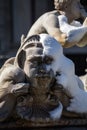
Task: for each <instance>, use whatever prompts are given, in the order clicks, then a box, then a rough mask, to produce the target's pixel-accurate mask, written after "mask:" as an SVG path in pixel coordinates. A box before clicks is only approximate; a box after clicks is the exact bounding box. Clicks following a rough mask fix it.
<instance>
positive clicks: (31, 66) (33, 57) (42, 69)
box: [24, 43, 54, 86]
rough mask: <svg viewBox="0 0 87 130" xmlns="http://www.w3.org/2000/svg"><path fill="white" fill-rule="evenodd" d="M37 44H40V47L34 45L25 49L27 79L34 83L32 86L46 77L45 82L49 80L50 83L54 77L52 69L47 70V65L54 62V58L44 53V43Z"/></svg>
mask: <svg viewBox="0 0 87 130" xmlns="http://www.w3.org/2000/svg"><path fill="white" fill-rule="evenodd" d="M31 44H32V43H31ZM35 44H36V43H35ZM37 44H38V45H39V44H40V46H39V47H38V46H35V45H34V46H32V47H29V48H27V49H26V50H25V51H26V60H25V63H24V72H25V74H26V76H27V80H28V81H29V82H31V83H32V86H35V85H36V84H38V83H37V82H38V81H40V80H41V79H42V80H43V79H44V83H45V81H49V82H48V83H50V82H51V80H52V78H53V77H54V73H53V71H52V69H50V70H47V67H46V66H47V65H50V64H51V63H52V61H53V58H52V57H50V56H47V55H43V47H42V44H41V43H37ZM42 80H41V81H42Z"/></svg>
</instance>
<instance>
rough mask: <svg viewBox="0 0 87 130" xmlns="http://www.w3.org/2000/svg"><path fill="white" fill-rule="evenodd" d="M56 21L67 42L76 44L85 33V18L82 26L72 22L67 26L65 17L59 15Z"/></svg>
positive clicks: (86, 31)
mask: <svg viewBox="0 0 87 130" xmlns="http://www.w3.org/2000/svg"><path fill="white" fill-rule="evenodd" d="M58 20H59V27H60V30H61V32H63V33H65V34H67V41H68V42H77V43H78V42H79V41H80V40H81V39H82V38H83V36H84V35H85V34H86V33H87V18H86V19H85V21H84V23H83V24H82V25H81V23H80V22H78V21H73V22H72V23H71V24H69V23H68V19H67V17H66V16H65V15H59V16H58ZM83 46H84V44H83Z"/></svg>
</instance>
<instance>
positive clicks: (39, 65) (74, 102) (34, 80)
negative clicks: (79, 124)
mask: <svg viewBox="0 0 87 130" xmlns="http://www.w3.org/2000/svg"><path fill="white" fill-rule="evenodd" d="M59 90H61V92H63V93H59ZM60 94H61V95H60ZM66 95H67V96H66ZM64 96H66V97H67V100H68V101H67V102H68V105H66V101H62V99H63V97H64ZM64 99H65V97H64ZM86 99H87V93H86V92H85V90H84V85H83V83H82V82H81V80H80V79H79V77H78V76H76V75H75V70H74V64H73V62H72V61H71V60H70V59H68V58H67V57H65V56H64V54H63V48H62V46H61V45H60V43H59V42H57V41H56V40H55V39H54V38H53V37H51V36H49V35H48V34H39V35H33V36H31V37H29V38H22V43H21V46H20V48H19V50H18V52H17V54H16V57H14V58H11V59H9V60H7V61H6V62H5V64H4V65H3V66H2V68H1V70H0V121H1V122H2V121H5V120H6V119H8V118H9V117H10V116H14V115H13V113H14V112H15V113H16V115H17V116H18V117H20V118H22V119H25V120H32V119H33V120H35V119H38V118H43V119H46V118H50V119H53V120H55V119H59V118H60V117H61V116H62V113H63V110H64V109H67V110H68V111H72V112H75V113H79V114H84V113H85V114H86V113H87V100H86ZM65 100H66V99H65ZM69 101H71V104H69ZM69 105H70V106H69Z"/></svg>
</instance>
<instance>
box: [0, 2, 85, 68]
mask: <svg viewBox="0 0 87 130" xmlns="http://www.w3.org/2000/svg"><path fill="white" fill-rule="evenodd" d="M81 2H82V4H83V5H84V6H85V8H86V5H87V1H86V0H81ZM53 9H54V5H53V0H0V55H6V54H7V53H9V52H10V51H12V50H17V49H18V47H19V46H20V39H21V35H22V34H24V35H25V36H26V35H27V33H28V31H29V29H30V27H31V26H32V24H33V23H34V22H35V21H36V20H37V18H39V17H40V16H41V15H42V14H43V13H45V12H48V11H51V10H53ZM14 52H15V51H14ZM15 53H16V52H15ZM64 53H65V54H66V55H67V56H70V58H72V60H73V59H75V58H76V56H77V59H78V55H79V56H81V57H82V61H81V62H83V58H84V60H85V57H86V56H87V46H86V47H83V48H78V47H73V48H70V49H64ZM77 59H75V60H74V61H75V62H76V64H78V62H79V61H77ZM78 60H79V59H78ZM84 66H86V62H85V63H84Z"/></svg>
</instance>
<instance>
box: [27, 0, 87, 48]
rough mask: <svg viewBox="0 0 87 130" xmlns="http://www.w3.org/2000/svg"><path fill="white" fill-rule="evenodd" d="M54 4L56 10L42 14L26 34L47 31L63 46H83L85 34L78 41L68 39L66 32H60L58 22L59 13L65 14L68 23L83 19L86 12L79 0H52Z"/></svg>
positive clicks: (85, 38) (86, 14)
mask: <svg viewBox="0 0 87 130" xmlns="http://www.w3.org/2000/svg"><path fill="white" fill-rule="evenodd" d="M54 5H55V9H56V10H54V11H51V12H47V13H45V14H43V15H42V16H41V17H40V18H39V19H38V20H37V21H36V22H35V23H34V24H33V26H32V27H31V28H30V30H29V32H28V35H27V36H31V35H33V34H40V33H48V34H49V35H51V36H53V37H54V38H55V39H56V40H57V41H58V42H59V43H61V45H62V46H63V47H72V46H74V45H77V46H80V47H82V46H85V45H86V43H87V42H86V41H87V36H86V35H84V36H83V38H82V39H81V40H80V41H79V42H74V41H69V40H68V37H67V34H66V33H63V32H61V30H60V27H59V22H58V16H59V15H65V16H66V17H67V20H68V23H69V24H70V23H72V22H73V20H76V19H78V18H82V19H83V21H84V20H85V18H86V16H87V12H86V11H85V9H84V7H83V6H82V5H81V3H80V0H54Z"/></svg>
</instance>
